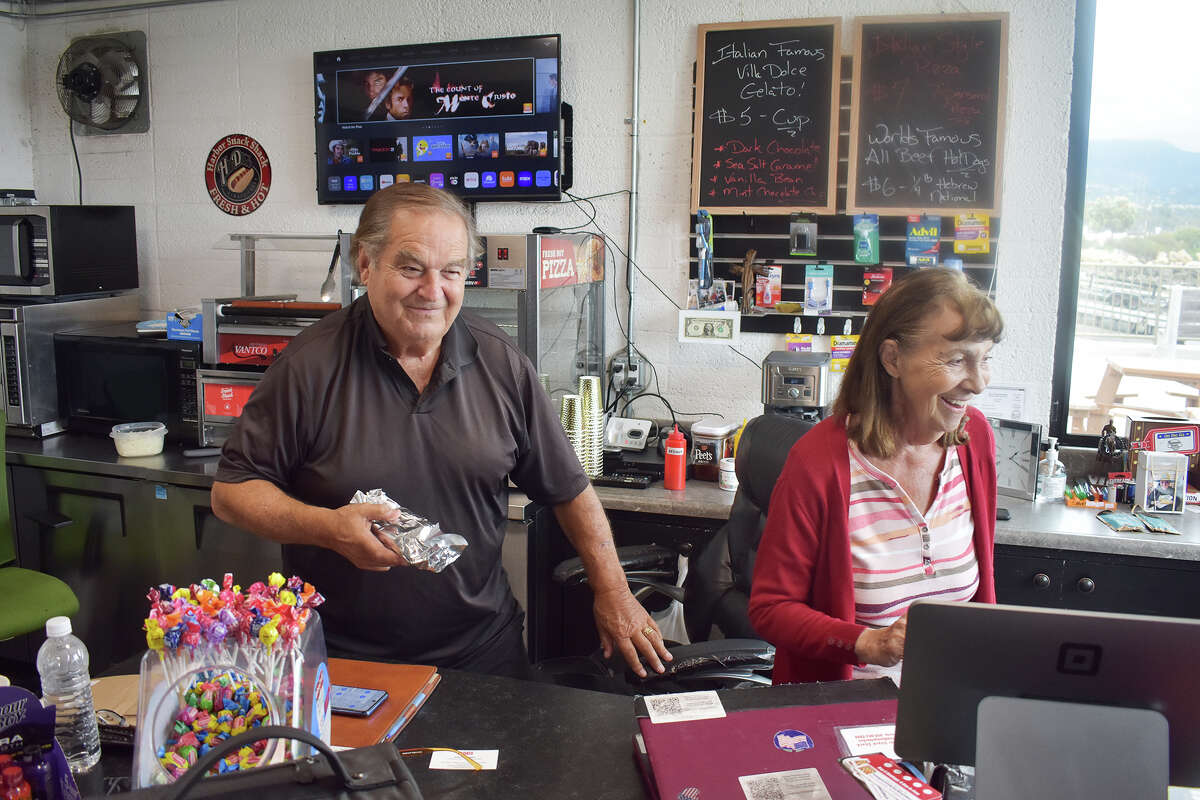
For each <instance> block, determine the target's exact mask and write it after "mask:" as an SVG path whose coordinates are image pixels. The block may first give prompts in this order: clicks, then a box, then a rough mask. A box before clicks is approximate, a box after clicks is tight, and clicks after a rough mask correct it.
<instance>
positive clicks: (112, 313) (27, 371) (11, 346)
mask: <svg viewBox="0 0 1200 800" xmlns="http://www.w3.org/2000/svg"><path fill="white" fill-rule="evenodd" d="M138 305H139V304H138V296H137V295H136V294H134V293H127V294H118V295H113V296H111V297H85V298H79V299H67V300H59V301H57V302H54V303H28V302H27V303H20V302H11V301H10V302H5V303H0V353H2V354H3V357H4V371H3V373H0V379H2V385H3V387H4V411H5V418H6V421H7V423H8V426H7V428H8V432H9V433H10V434H13V435H16V436H36V437H42V436H52V435H54V434H56V433H61V432H62V430H63V427H62V420H61V419H60V418H59V416H58V375H57V372H56V370H55V369H54V334H55V333H57V332H58V331H69V330H74V329H76V328H81V327H83V326H85V325H104V324H111V323H113V322H116V321H118V320H132V319H136V318H137V316H138ZM130 324H131V325H132V324H133V323H130Z"/></svg>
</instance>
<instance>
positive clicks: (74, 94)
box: [55, 31, 150, 134]
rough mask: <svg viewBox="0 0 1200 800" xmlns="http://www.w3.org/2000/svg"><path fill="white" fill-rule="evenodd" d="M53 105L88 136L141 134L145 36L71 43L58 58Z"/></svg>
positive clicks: (146, 110)
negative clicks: (56, 92)
mask: <svg viewBox="0 0 1200 800" xmlns="http://www.w3.org/2000/svg"><path fill="white" fill-rule="evenodd" d="M55 85H56V86H57V87H58V101H59V102H60V103H61V104H62V107H63V111H65V112H67V115H68V116H69V117H70V118H71V119H72V120H74V121H75V122H78V123H79V124H80V125H81V126H83V127H82V130H81V132H83V133H91V134H105V133H142V132H145V131H147V130H149V128H150V93H149V80H148V75H147V72H146V34H144V33H142V32H141V31H129V32H126V33H116V34H105V35H104V36H87V37H84V38H82V39H76V40H75V41H74V42H72V43H71V46H70V47H68V48H67V49H66V51H65V52H64V53H63V54H62V57H61V58H60V59H59V60H58V74H57V75H56V76H55Z"/></svg>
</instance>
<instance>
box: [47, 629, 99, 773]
mask: <svg viewBox="0 0 1200 800" xmlns="http://www.w3.org/2000/svg"><path fill="white" fill-rule="evenodd" d="M37 668H38V675H40V676H41V679H42V703H43V704H44V705H48V706H49V705H53V706H54V711H55V715H54V736H55V738H57V739H58V744H59V746H61V747H62V750H63V755H65V756H66V757H67V763H68V765H69V766H70V767H71V772H87V771H88V770H90V769H91V768H92V767H94V766H96V763H97V762H98V761H99V760H100V730H99V728H98V727H97V725H96V714H95V711H94V709H93V708H92V680H91V677H90V676H89V675H88V651H87V647H86V646H85V645H84V643H83V642H81V641H79V639H78V638H76V637H75V636H72V635H71V620H70V618H68V617H51V618H50V619H48V620H46V641H45V643H44V644H43V645H42V647H41V649H40V650H38V655H37Z"/></svg>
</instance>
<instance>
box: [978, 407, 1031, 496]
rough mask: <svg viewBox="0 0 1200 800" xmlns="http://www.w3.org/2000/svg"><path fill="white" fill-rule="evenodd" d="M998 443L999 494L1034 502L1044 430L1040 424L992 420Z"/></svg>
mask: <svg viewBox="0 0 1200 800" xmlns="http://www.w3.org/2000/svg"><path fill="white" fill-rule="evenodd" d="M988 422H990V423H991V425H992V434H993V435H994V436H995V439H996V491H997V493H999V494H1002V495H1007V496H1008V497H1020V498H1023V499H1025V500H1032V499H1034V497H1035V496H1036V495H1037V470H1038V455H1039V451H1040V450H1041V444H1042V426H1041V425H1039V424H1038V423H1036V422H1017V421H1016V420H1011V419H992V418H989V419H988Z"/></svg>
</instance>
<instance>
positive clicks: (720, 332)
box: [679, 310, 742, 344]
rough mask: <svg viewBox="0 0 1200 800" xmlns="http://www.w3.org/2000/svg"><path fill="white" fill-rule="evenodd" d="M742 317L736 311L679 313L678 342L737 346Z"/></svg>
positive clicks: (688, 311)
mask: <svg viewBox="0 0 1200 800" xmlns="http://www.w3.org/2000/svg"><path fill="white" fill-rule="evenodd" d="M741 323H742V317H741V315H740V314H739V313H738V312H736V311H691V310H686V311H680V312H679V341H681V342H691V343H694V344H737V343H738V337H739V335H740V333H741Z"/></svg>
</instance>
